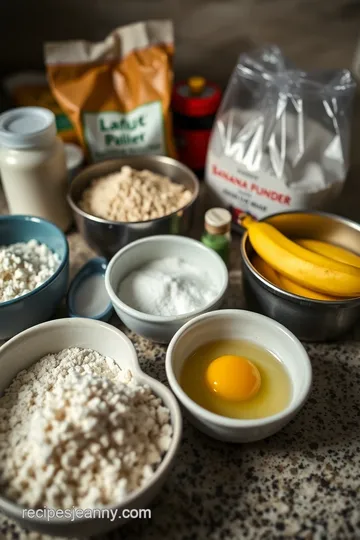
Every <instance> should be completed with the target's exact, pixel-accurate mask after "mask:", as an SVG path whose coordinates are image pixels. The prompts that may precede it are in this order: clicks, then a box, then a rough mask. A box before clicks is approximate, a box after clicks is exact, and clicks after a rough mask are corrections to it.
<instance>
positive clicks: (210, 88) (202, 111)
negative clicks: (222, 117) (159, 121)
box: [172, 77, 221, 116]
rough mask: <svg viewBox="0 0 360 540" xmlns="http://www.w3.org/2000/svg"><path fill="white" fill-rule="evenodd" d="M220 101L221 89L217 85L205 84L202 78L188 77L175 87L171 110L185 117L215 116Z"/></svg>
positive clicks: (205, 81)
mask: <svg viewBox="0 0 360 540" xmlns="http://www.w3.org/2000/svg"><path fill="white" fill-rule="evenodd" d="M220 101H221V89H220V87H219V86H218V85H217V84H214V83H209V82H207V80H206V79H204V77H190V78H189V79H188V80H187V81H182V82H179V83H177V84H176V85H175V88H174V92H173V101H172V104H173V109H174V111H175V112H177V113H179V114H184V115H186V116H207V115H212V114H215V113H216V111H217V109H218V107H219V105H220Z"/></svg>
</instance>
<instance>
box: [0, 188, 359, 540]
mask: <svg viewBox="0 0 360 540" xmlns="http://www.w3.org/2000/svg"><path fill="white" fill-rule="evenodd" d="M1 201H2V199H1V196H0V213H1V211H5V207H4V203H3V201H2V202H1ZM69 243H70V260H71V271H72V274H73V273H74V272H75V271H76V270H77V269H78V268H79V266H81V265H82V264H83V263H84V262H85V261H86V260H87V259H88V258H89V257H90V256H91V255H92V253H91V251H90V250H89V249H88V248H87V246H86V245H85V244H84V242H83V240H82V239H81V237H80V235H79V234H78V233H76V232H74V233H71V234H70V235H69ZM238 243H239V239H238V237H236V236H235V237H234V239H233V250H232V260H231V269H230V290H229V293H228V298H227V301H226V307H232V308H243V307H244V299H243V294H242V285H241V270H240V253H239V248H238ZM111 322H112V324H114V325H115V326H118V327H120V328H122V329H124V328H123V326H122V325H121V323H120V321H119V319H117V318H116V317H114V318H113V320H112V321H111ZM124 330H125V331H126V333H127V334H128V335H129V337H130V339H131V340H132V341H133V343H134V345H135V347H136V349H137V352H138V355H139V360H140V363H141V367H142V368H143V370H144V371H145V372H147V373H148V374H149V375H151V376H153V377H156V378H158V379H159V380H160V381H162V382H166V376H165V369H164V359H165V350H166V349H165V347H163V346H159V345H154V344H152V343H151V342H149V341H147V340H145V339H142V338H139V337H138V336H136V335H135V334H133V333H130V332H128V331H127V330H126V329H124ZM357 334H358V331H356V332H355V333H354V334H353V335H352V336H351V338H349V339H348V340H347V341H342V342H337V343H332V344H307V345H306V348H307V350H308V352H309V354H310V357H311V361H312V365H313V372H314V383H313V389H312V392H311V395H310V398H309V400H308V402H307V404H306V405H305V407H304V408H303V409H302V411H301V412H300V413H299V414H298V416H297V417H296V418H295V420H293V421H292V422H291V423H290V424H289V425H288V426H287V427H286V428H284V429H283V430H282V431H281V432H280V433H278V434H276V435H274V436H272V437H270V438H269V439H267V440H264V441H261V442H257V443H252V444H243V445H233V444H225V443H221V442H217V441H215V440H212V439H210V438H208V437H206V436H205V435H202V434H201V433H199V432H198V431H197V430H196V429H195V428H193V427H192V426H191V425H190V424H189V423H188V422H187V421H186V419H185V421H184V434H183V440H182V445H181V448H180V452H179V454H178V458H177V460H176V465H175V467H174V469H173V470H172V472H171V474H170V476H169V478H168V481H167V483H166V485H165V487H164V488H163V490H162V491H161V493H160V495H159V496H158V499H157V500H156V502H155V503H154V506H153V507H152V518H151V519H148V520H138V521H133V522H131V523H129V524H127V525H126V526H124V527H123V528H121V529H119V531H117V532H114V533H112V534H110V535H108V536H106V537H101V540H120V539H121V540H135V539H136V540H160V539H163V538H166V539H168V540H202V539H205V538H208V539H211V540H220V539H224V540H232V539H240V538H241V539H242V538H244V539H245V538H246V539H249V540H258V539H270V540H272V539H299V540H300V539H301V540H322V539H323V540H331V539H334V540H342V539H343V540H352V539H354V540H355V539H358V538H360V504H359V500H360V499H359V496H360V474H359V466H360V423H359V413H360V392H359V388H360V345H359V343H358V342H357V341H356V340H355V338H356V335H357ZM17 538H19V539H20V538H21V539H22V538H24V539H28V540H36V539H45V537H44V536H40V535H37V534H36V533H35V534H34V533H31V534H29V533H26V532H24V531H22V530H21V529H19V527H18V526H17V525H15V524H14V523H11V522H10V521H9V520H8V519H6V518H4V516H1V515H0V539H1V540H7V539H17ZM98 540H100V537H99V538H98Z"/></svg>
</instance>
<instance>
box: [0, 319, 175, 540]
mask: <svg viewBox="0 0 360 540" xmlns="http://www.w3.org/2000/svg"><path fill="white" fill-rule="evenodd" d="M0 381H1V382H0V411H1V417H0V510H1V511H2V512H4V513H5V514H6V515H8V516H9V517H11V518H12V519H15V520H16V521H18V522H19V523H20V524H21V525H22V526H23V527H25V528H27V529H30V530H35V531H38V532H41V533H45V534H51V535H55V536H61V537H62V536H67V537H69V536H76V537H78V536H81V537H88V536H93V535H97V534H102V533H105V532H107V531H109V530H111V529H114V528H118V527H119V526H120V525H122V524H123V523H125V522H126V520H127V518H129V517H135V515H136V511H137V510H138V509H144V510H146V509H149V504H150V502H151V501H152V499H153V498H154V497H155V496H156V494H157V493H158V491H159V490H160V489H161V487H162V485H163V483H164V481H165V480H166V478H167V477H168V475H169V471H170V468H171V466H172V464H173V463H174V460H175V456H176V452H177V449H178V446H179V443H180V439H181V429H182V419H181V413H180V410H179V406H178V404H177V401H176V399H175V397H174V396H173V394H172V393H171V392H170V391H169V390H168V389H167V388H166V387H165V386H164V385H163V384H162V383H160V382H159V381H156V380H154V379H152V378H151V377H149V376H147V375H146V374H144V373H143V372H142V371H141V369H140V367H139V363H138V359H137V355H136V351H135V349H134V346H133V345H132V343H131V341H130V340H129V339H128V338H127V337H126V336H125V334H123V333H122V332H121V331H120V330H118V329H116V328H114V327H113V326H110V325H108V324H106V323H103V322H100V321H93V320H90V319H81V318H75V319H58V320H55V321H50V322H46V323H42V324H40V325H37V326H34V327H33V328H30V329H28V330H25V331H24V332H22V333H20V334H19V335H17V336H16V337H14V338H12V339H11V340H9V341H8V342H7V343H6V344H5V345H3V346H2V347H1V348H0ZM131 509H133V513H132V514H131V516H129V513H128V511H129V510H131ZM75 511H76V513H75Z"/></svg>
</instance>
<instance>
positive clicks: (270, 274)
mask: <svg viewBox="0 0 360 540" xmlns="http://www.w3.org/2000/svg"><path fill="white" fill-rule="evenodd" d="M251 262H252V264H253V266H254V268H255V269H256V270H257V271H258V272H259V274H261V275H262V276H263V277H264V278H265V279H267V280H268V281H270V283H272V284H273V285H276V287H279V289H283V290H284V291H287V292H291V293H293V294H296V295H298V296H302V297H304V298H311V299H314V300H331V301H334V300H338V299H337V298H335V297H334V296H329V295H326V294H322V293H319V292H316V291H312V290H311V289H307V288H306V287H302V286H301V285H298V284H297V283H295V282H294V281H291V279H288V278H287V277H285V276H283V275H281V274H279V272H277V271H276V270H274V269H273V268H271V266H269V265H268V264H267V263H266V262H265V261H264V260H263V259H262V258H261V257H259V255H255V256H254V257H253V259H252V261H251Z"/></svg>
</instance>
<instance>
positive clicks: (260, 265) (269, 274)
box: [251, 255, 282, 289]
mask: <svg viewBox="0 0 360 540" xmlns="http://www.w3.org/2000/svg"><path fill="white" fill-rule="evenodd" d="M251 262H252V265H253V267H254V268H255V270H257V271H258V272H259V274H261V275H262V276H263V277H264V278H265V279H267V280H268V281H270V283H272V284H273V285H276V287H279V288H280V289H281V288H282V285H281V282H280V277H279V274H278V273H277V272H276V270H274V269H273V268H271V266H269V265H268V264H267V263H266V262H265V261H264V260H263V259H262V258H261V257H259V255H254V257H253V258H252V260H251Z"/></svg>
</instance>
